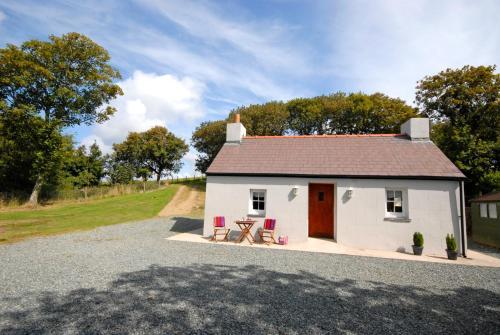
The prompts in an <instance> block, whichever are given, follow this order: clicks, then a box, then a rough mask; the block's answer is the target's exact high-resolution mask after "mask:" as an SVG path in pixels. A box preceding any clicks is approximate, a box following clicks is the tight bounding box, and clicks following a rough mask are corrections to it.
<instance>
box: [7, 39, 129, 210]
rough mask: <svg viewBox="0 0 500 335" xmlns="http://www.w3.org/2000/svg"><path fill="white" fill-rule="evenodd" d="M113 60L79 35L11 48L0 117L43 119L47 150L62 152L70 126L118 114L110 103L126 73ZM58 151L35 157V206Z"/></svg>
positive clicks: (42, 125)
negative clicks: (20, 113) (8, 114)
mask: <svg viewBox="0 0 500 335" xmlns="http://www.w3.org/2000/svg"><path fill="white" fill-rule="evenodd" d="M109 61H110V56H109V54H108V52H107V51H106V50H105V49H104V48H102V47H101V46H99V45H98V44H96V43H94V42H93V41H92V40H91V39H89V38H88V37H85V36H83V35H80V34H78V33H68V34H65V35H62V36H61V37H58V36H50V37H49V41H39V40H31V41H28V42H25V43H23V44H22V45H21V46H15V45H12V44H8V45H7V47H5V48H3V49H0V101H2V102H3V104H2V105H0V108H1V109H0V113H2V114H3V113H6V112H7V110H13V109H17V110H21V111H23V112H24V113H26V116H27V117H32V118H35V119H36V118H37V117H39V116H41V117H42V119H43V123H41V124H40V128H41V130H40V132H44V133H45V140H44V141H45V143H46V146H45V147H47V148H49V147H51V148H56V147H57V146H58V141H59V139H58V138H59V134H60V132H61V130H62V129H63V128H64V127H71V126H74V125H79V124H92V123H94V122H103V121H106V120H107V119H108V118H109V117H110V116H111V115H112V114H113V113H114V112H115V109H114V108H113V107H110V106H109V105H108V103H109V102H110V101H111V100H112V99H114V98H116V97H117V96H118V95H120V94H122V91H121V89H120V87H119V86H118V85H116V84H115V83H114V80H116V79H119V78H120V74H119V72H118V71H117V70H116V69H114V68H113V67H112V66H111V65H110V64H109ZM37 120H38V119H37ZM49 142H51V143H49ZM52 151H54V150H52V149H50V150H45V149H43V148H42V149H40V150H37V151H36V152H35V154H34V156H36V157H37V164H34V165H33V170H32V172H31V175H32V176H35V177H34V179H35V181H34V185H33V190H32V193H31V197H30V201H29V202H30V204H31V205H35V204H36V203H37V202H38V196H39V193H40V190H41V188H42V186H43V185H44V183H46V181H47V175H48V173H47V171H50V164H51V161H52V158H51V157H50V155H51V154H52V153H51V152H52Z"/></svg>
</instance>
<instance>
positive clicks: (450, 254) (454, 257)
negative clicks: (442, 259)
mask: <svg viewBox="0 0 500 335" xmlns="http://www.w3.org/2000/svg"><path fill="white" fill-rule="evenodd" d="M446 253H447V254H448V259H451V260H452V261H456V260H457V256H458V252H456V251H455V250H448V249H446Z"/></svg>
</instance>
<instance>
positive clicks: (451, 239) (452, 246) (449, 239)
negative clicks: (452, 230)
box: [446, 234, 457, 251]
mask: <svg viewBox="0 0 500 335" xmlns="http://www.w3.org/2000/svg"><path fill="white" fill-rule="evenodd" d="M446 248H447V249H448V250H451V251H457V240H455V236H453V234H448V235H446Z"/></svg>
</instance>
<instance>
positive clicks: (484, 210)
mask: <svg viewBox="0 0 500 335" xmlns="http://www.w3.org/2000/svg"><path fill="white" fill-rule="evenodd" d="M479 209H480V212H481V217H482V218H487V217H488V207H486V204H479Z"/></svg>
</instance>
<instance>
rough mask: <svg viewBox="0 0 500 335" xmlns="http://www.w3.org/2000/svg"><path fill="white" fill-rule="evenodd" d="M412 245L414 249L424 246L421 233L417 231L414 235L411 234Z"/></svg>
mask: <svg viewBox="0 0 500 335" xmlns="http://www.w3.org/2000/svg"><path fill="white" fill-rule="evenodd" d="M413 245H415V246H416V247H423V246H424V235H422V233H420V232H418V231H417V232H415V234H413Z"/></svg>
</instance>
